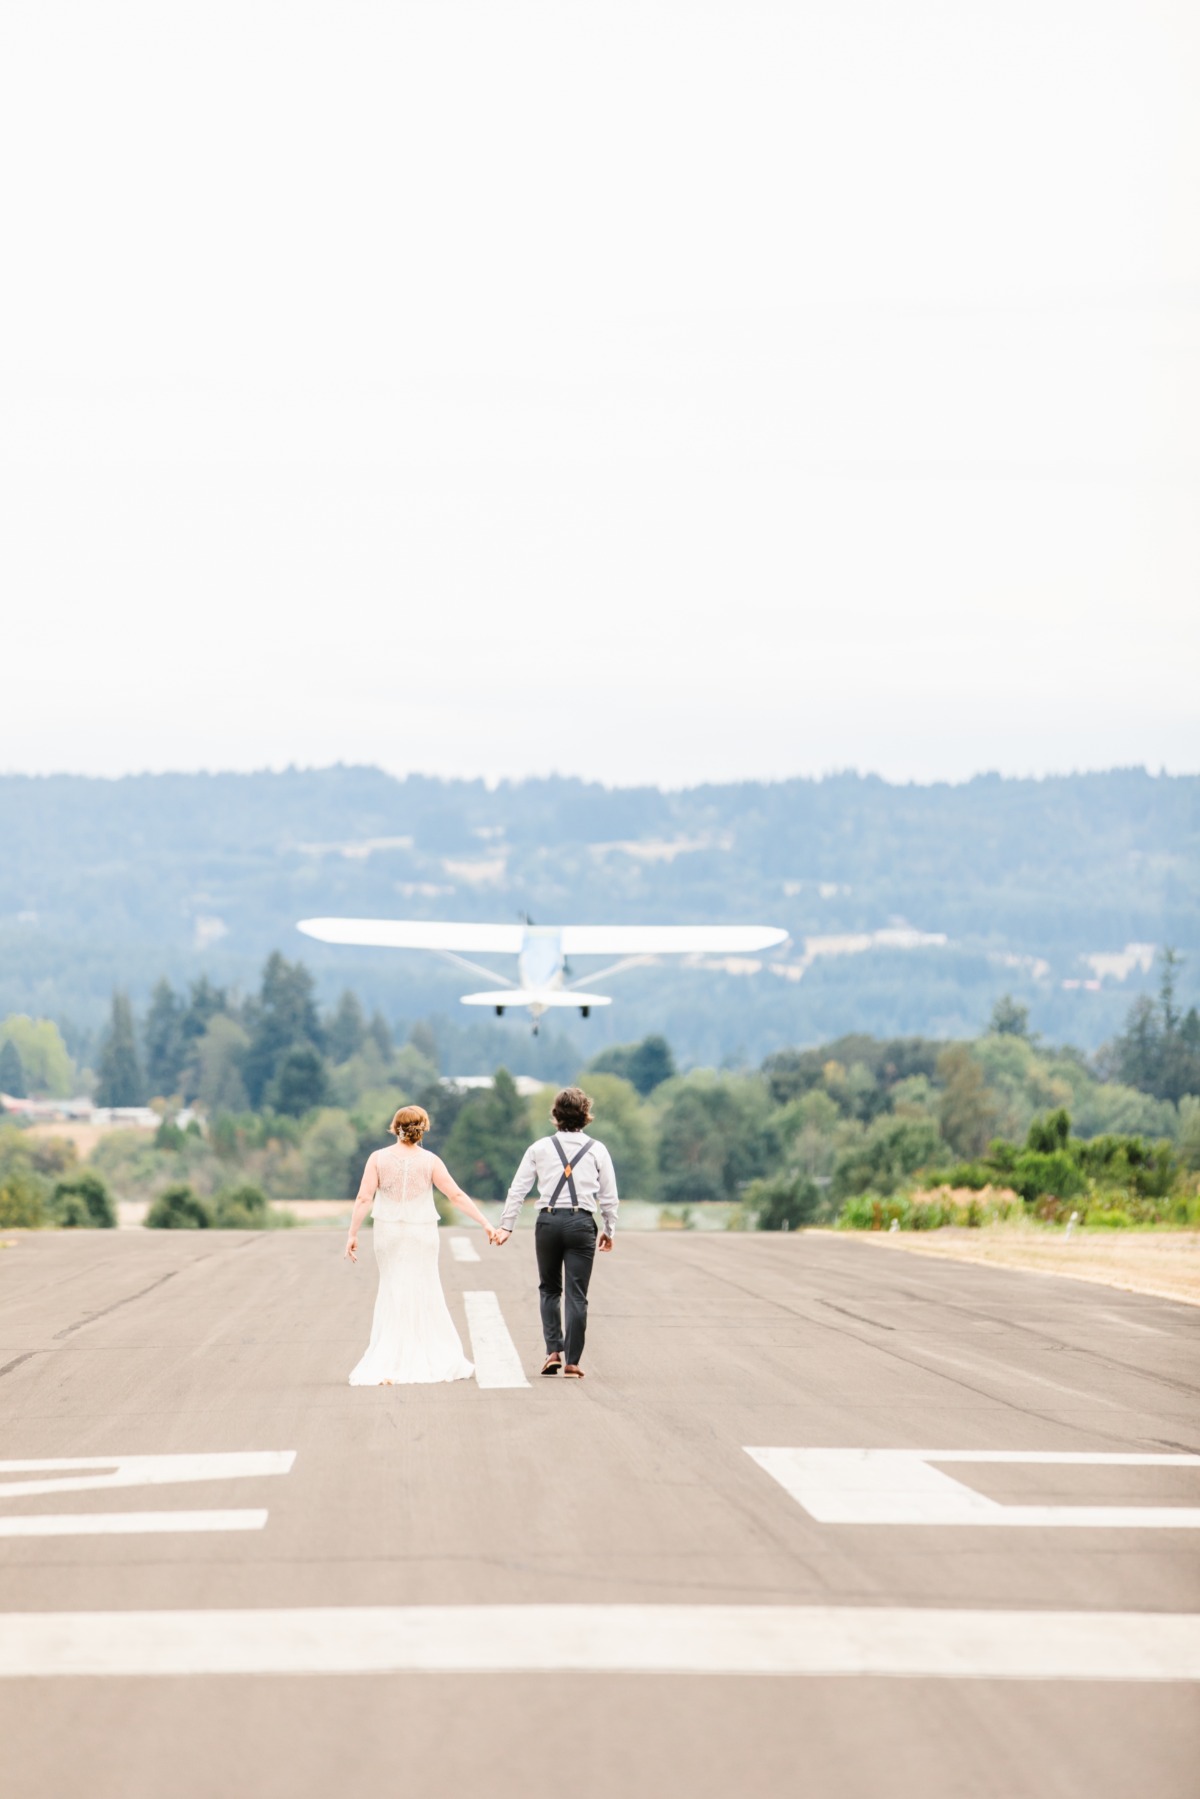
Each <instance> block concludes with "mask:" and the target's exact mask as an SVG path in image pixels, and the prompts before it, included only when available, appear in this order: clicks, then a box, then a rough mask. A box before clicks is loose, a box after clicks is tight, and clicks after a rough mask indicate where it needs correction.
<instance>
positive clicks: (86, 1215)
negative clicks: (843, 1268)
mask: <svg viewBox="0 0 1200 1799" xmlns="http://www.w3.org/2000/svg"><path fill="white" fill-rule="evenodd" d="M49 1209H50V1217H51V1219H52V1220H53V1222H54V1223H55V1224H57V1225H60V1226H61V1227H62V1228H63V1229H64V1230H81V1229H82V1230H100V1231H111V1230H115V1229H116V1225H117V1209H116V1207H115V1206H114V1204H113V1201H112V1194H111V1193H110V1192H109V1190H108V1187H107V1185H106V1183H105V1182H104V1180H103V1179H102V1178H101V1177H100V1175H98V1174H94V1173H93V1172H92V1171H91V1170H90V1169H88V1170H87V1171H86V1172H84V1173H83V1174H73V1175H71V1176H70V1178H69V1179H67V1180H63V1181H59V1182H57V1183H56V1185H55V1188H54V1193H53V1195H52V1197H51V1200H50V1208H49Z"/></svg>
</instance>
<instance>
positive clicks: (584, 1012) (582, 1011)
mask: <svg viewBox="0 0 1200 1799" xmlns="http://www.w3.org/2000/svg"><path fill="white" fill-rule="evenodd" d="M579 1016H580V1017H581V1018H590V1017H591V1016H592V1008H591V1007H590V1006H580V1008H579Z"/></svg>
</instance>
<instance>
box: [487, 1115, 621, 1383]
mask: <svg viewBox="0 0 1200 1799" xmlns="http://www.w3.org/2000/svg"><path fill="white" fill-rule="evenodd" d="M550 1110H551V1113H552V1114H553V1117H554V1122H555V1124H556V1125H557V1126H558V1129H557V1130H556V1131H555V1132H554V1135H553V1136H552V1137H539V1138H538V1140H537V1142H536V1143H531V1144H530V1146H529V1148H528V1149H527V1150H526V1151H525V1154H524V1155H523V1156H522V1157H521V1166H520V1167H519V1168H518V1169H517V1172H516V1175H515V1176H514V1178H513V1184H512V1186H511V1187H510V1188H509V1190H508V1199H507V1201H506V1202H505V1206H504V1211H503V1213H502V1215H501V1218H500V1228H499V1230H498V1231H497V1232H496V1234H495V1237H494V1238H493V1239H492V1241H493V1242H494V1243H495V1244H496V1245H497V1247H500V1246H502V1245H503V1244H505V1243H507V1242H508V1239H509V1238H510V1237H511V1236H512V1232H513V1226H514V1225H515V1224H516V1222H517V1213H518V1212H519V1211H520V1209H521V1206H522V1204H523V1202H524V1199H525V1195H526V1194H527V1193H528V1192H529V1189H530V1188H531V1187H532V1186H533V1183H534V1181H535V1180H536V1182H537V1187H538V1202H537V1219H536V1221H535V1225H534V1243H535V1245H536V1247H537V1265H538V1277H539V1290H540V1292H541V1295H542V1334H543V1336H544V1337H545V1339H546V1360H545V1361H544V1362H543V1363H542V1373H543V1374H557V1373H558V1372H559V1370H560V1369H561V1370H562V1373H563V1376H564V1378H565V1379H567V1380H582V1379H583V1369H582V1368H581V1367H580V1366H579V1359H580V1357H581V1356H582V1354H583V1339H584V1335H585V1333H586V1331H587V1294H588V1282H589V1281H590V1280H591V1278H592V1263H593V1262H594V1260H595V1256H596V1245H597V1242H599V1246H600V1248H601V1249H602V1250H610V1249H611V1248H612V1246H613V1232H614V1231H615V1230H616V1227H617V1207H618V1205H619V1203H620V1202H619V1201H618V1199H617V1177H616V1175H615V1174H614V1173H613V1165H612V1157H611V1156H610V1155H609V1153H608V1151H607V1150H606V1149H605V1147H604V1145H603V1143H598V1142H597V1141H596V1139H595V1138H594V1137H589V1136H587V1135H586V1133H585V1126H586V1125H587V1124H588V1123H589V1121H590V1119H591V1116H592V1102H591V1100H590V1099H589V1098H588V1096H587V1094H586V1093H584V1092H582V1091H581V1090H580V1088H578V1087H564V1088H563V1090H562V1092H561V1093H560V1094H558V1096H557V1097H556V1099H555V1101H554V1104H553V1105H552V1106H551V1108H550ZM597 1210H598V1211H599V1213H600V1216H601V1218H602V1219H603V1222H604V1229H603V1231H599V1232H598V1229H597V1225H596V1213H597ZM564 1276H565V1278H566V1287H567V1330H566V1344H565V1347H566V1353H567V1359H566V1363H565V1364H564V1362H563V1348H564V1343H563V1320H562V1305H561V1302H562V1292H563V1279H564Z"/></svg>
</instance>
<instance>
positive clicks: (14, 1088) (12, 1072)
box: [0, 1037, 26, 1099]
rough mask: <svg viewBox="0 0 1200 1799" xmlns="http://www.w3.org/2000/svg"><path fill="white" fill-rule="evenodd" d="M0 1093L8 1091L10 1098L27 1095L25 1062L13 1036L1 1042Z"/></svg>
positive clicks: (22, 1097) (21, 1097)
mask: <svg viewBox="0 0 1200 1799" xmlns="http://www.w3.org/2000/svg"><path fill="white" fill-rule="evenodd" d="M0 1093H7V1094H8V1096H9V1098H10V1099H24V1098H25V1097H26V1091H25V1064H24V1063H23V1062H22V1060H21V1052H20V1050H19V1049H18V1048H17V1046H16V1044H15V1043H14V1042H13V1040H12V1038H11V1037H8V1038H6V1039H5V1041H4V1042H3V1043H0Z"/></svg>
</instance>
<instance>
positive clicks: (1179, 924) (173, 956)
mask: <svg viewBox="0 0 1200 1799" xmlns="http://www.w3.org/2000/svg"><path fill="white" fill-rule="evenodd" d="M0 842H3V844H4V849H5V854H4V857H3V859H2V861H0V1015H3V1014H5V1013H8V1012H11V1011H33V1012H36V1013H38V1014H39V1015H41V1016H58V1017H61V1018H63V1019H65V1020H68V1021H73V1022H74V1023H75V1024H76V1025H77V1026H78V1028H80V1029H81V1030H87V1029H91V1028H94V1027H96V1026H97V1025H98V1024H99V1023H100V1021H101V1019H102V1018H103V1016H104V1015H105V1012H106V1009H107V1006H108V1002H109V999H110V996H111V992H112V990H113V988H114V987H122V988H124V989H125V990H127V991H129V992H130V994H131V995H132V997H133V998H134V999H135V1001H137V1002H139V1003H140V1002H141V1001H142V1000H143V999H144V997H145V995H146V993H147V991H148V989H149V986H150V985H151V984H152V983H153V981H154V980H156V979H157V978H158V976H159V975H161V974H164V973H165V974H167V975H168V976H169V977H170V978H171V979H173V980H174V981H176V982H177V983H186V982H187V981H189V980H194V979H196V978H198V977H199V975H200V974H201V973H205V974H207V975H208V976H209V977H210V978H211V979H212V980H214V981H217V982H220V983H225V984H231V985H233V986H237V987H240V988H241V989H242V990H243V991H249V990H250V988H251V987H252V986H253V985H254V982H255V980H256V977H257V971H258V969H259V968H260V966H261V964H262V961H263V959H264V957H265V956H266V955H267V954H268V953H269V952H270V951H271V950H272V949H282V950H283V952H284V953H285V954H286V955H288V956H289V957H293V958H295V957H301V958H303V960H305V961H306V962H307V963H308V965H309V966H310V967H311V968H312V970H313V972H314V974H315V976H316V978H317V981H318V984H319V987H320V989H321V991H322V992H323V993H326V994H333V993H335V992H337V991H338V990H340V989H341V987H343V986H346V985H349V986H351V987H352V988H354V989H355V990H356V991H358V992H360V993H361V995H362V997H363V999H364V1001H365V1002H367V1003H368V1004H369V1007H370V1009H372V1010H374V1009H376V1008H382V1009H383V1011H384V1012H385V1013H386V1015H387V1016H388V1017H389V1018H390V1019H392V1020H394V1021H395V1022H396V1023H397V1025H407V1024H410V1023H411V1022H413V1021H415V1020H417V1019H419V1018H421V1017H425V1016H429V1015H432V1014H441V1013H444V1014H446V1015H448V1016H450V1017H452V1018H454V1019H455V1028H460V1027H459V1026H458V1023H457V1017H456V1000H457V992H458V988H459V986H460V985H461V983H460V982H459V980H458V977H457V976H455V975H454V974H453V973H452V972H451V971H449V970H447V971H446V974H445V975H443V974H442V972H441V971H440V970H439V968H438V967H436V966H431V965H430V964H429V962H428V961H427V960H424V959H417V958H413V957H411V956H406V955H405V954H403V953H392V954H388V953H387V952H375V951H349V950H337V949H334V948H332V947H330V946H325V945H319V944H314V943H312V942H309V941H307V940H304V939H302V938H300V937H299V936H298V935H297V934H296V933H295V923H296V921H297V920H298V919H300V918H302V917H306V916H312V915H322V914H328V915H342V914H349V915H355V916H374V917H378V916H405V917H417V918H421V917H428V918H439V919H454V918H460V919H477V918H490V919H496V920H503V919H508V918H512V919H515V918H516V917H517V916H518V915H519V914H522V913H527V914H529V915H530V916H531V917H533V918H534V919H535V920H545V921H546V922H548V923H563V922H569V921H570V920H572V919H576V920H578V919H586V920H587V921H588V922H592V923H613V924H620V923H624V922H637V923H645V924H649V923H655V922H658V921H662V922H678V923H686V922H697V923H701V922H711V923H731V924H732V923H739V922H743V921H745V920H756V919H763V918H768V919H770V921H771V922H772V923H777V924H779V925H780V926H782V927H784V928H786V929H787V930H788V932H789V933H790V942H789V943H788V944H787V945H786V946H784V948H783V949H782V950H781V951H780V952H778V953H772V954H771V955H769V956H767V957H765V958H727V959H724V960H722V961H717V962H711V963H710V964H705V965H704V966H705V970H706V978H704V979H698V978H697V977H696V974H695V972H694V970H693V971H690V972H688V973H685V974H683V975H681V974H680V973H679V972H678V971H676V972H674V973H673V972H672V971H671V970H670V969H669V968H667V967H665V966H664V967H663V968H660V969H653V968H651V969H649V970H643V971H641V972H640V973H639V976H638V979H637V982H636V985H635V984H632V983H631V984H630V986H629V989H628V996H627V997H626V995H625V993H624V992H623V991H622V990H621V988H620V985H619V980H620V977H618V978H617V980H616V981H614V983H613V987H612V991H613V994H614V1000H615V1003H614V1006H613V1007H612V1009H611V1012H612V1015H611V1017H605V1018H603V1019H599V1018H593V1019H590V1020H588V1021H586V1022H584V1021H577V1022H576V1023H575V1024H573V1025H572V1026H571V1027H570V1035H571V1037H572V1040H573V1039H574V1037H575V1035H576V1034H577V1033H579V1032H582V1033H584V1035H582V1036H581V1038H580V1044H581V1047H585V1046H590V1045H593V1044H594V1045H595V1047H596V1048H600V1047H602V1046H603V1044H604V1042H605V1041H607V1040H608V1039H609V1038H610V1037H615V1038H617V1039H621V1040H625V1039H633V1038H637V1037H639V1036H641V1035H643V1034H645V1033H646V1032H648V1031H650V1030H655V1029H662V1030H665V1031H666V1034H667V1035H668V1036H669V1037H670V1038H671V1040H672V1042H673V1044H674V1045H675V1046H676V1048H677V1050H678V1051H679V1053H681V1055H682V1056H684V1057H685V1058H686V1059H687V1060H689V1061H700V1060H703V1061H708V1062H713V1063H717V1064H719V1063H721V1062H722V1061H726V1060H730V1059H734V1060H736V1059H738V1058H745V1059H750V1060H753V1059H757V1058H760V1057H761V1056H762V1055H764V1054H766V1053H769V1052H770V1051H771V1050H772V1049H774V1048H776V1047H779V1046H782V1045H785V1044H795V1043H798V1042H806V1041H810V1042H817V1041H820V1040H822V1039H827V1038H831V1037H834V1036H836V1035H838V1034H839V1033H840V1032H843V1031H847V1030H865V1031H871V1032H874V1033H876V1034H878V1035H893V1034H902V1033H904V1032H918V1033H925V1034H931V1035H944V1036H952V1035H971V1034H974V1033H975V1032H977V1031H978V1030H979V1029H981V1028H982V1026H983V1024H984V1022H985V1021H986V1019H987V1016H988V1014H989V1011H990V1008H991V1006H992V1004H993V1003H994V1002H995V1000H996V999H997V998H998V997H999V996H1000V995H1002V994H1004V993H1006V992H1012V993H1014V994H1015V995H1017V996H1018V997H1019V998H1021V999H1022V1001H1023V1002H1024V1003H1027V1004H1028V1005H1029V1006H1030V1009H1031V1018H1032V1023H1033V1025H1034V1026H1035V1028H1038V1029H1040V1030H1042V1031H1043V1032H1045V1033H1046V1034H1047V1035H1050V1036H1053V1037H1055V1038H1058V1039H1067V1040H1071V1041H1075V1042H1078V1043H1080V1044H1081V1045H1083V1046H1085V1047H1094V1046H1095V1045H1096V1044H1097V1043H1099V1042H1100V1041H1102V1040H1104V1039H1105V1038H1106V1037H1108V1036H1111V1035H1112V1034H1113V1032H1114V1031H1115V1030H1116V1029H1118V1028H1119V1026H1120V1023H1121V1021H1122V1019H1123V1017H1124V1014H1125V1011H1126V1009H1127V1006H1128V1003H1129V999H1130V997H1131V996H1132V995H1133V994H1134V993H1136V992H1137V991H1140V990H1141V987H1142V986H1148V985H1149V984H1150V983H1151V981H1152V974H1151V966H1152V963H1153V959H1154V955H1155V951H1156V948H1157V947H1159V946H1161V945H1163V944H1168V943H1169V944H1172V945H1174V946H1175V947H1176V948H1177V949H1178V950H1180V952H1181V953H1182V954H1183V956H1184V958H1185V960H1184V965H1183V972H1182V975H1181V996H1182V997H1184V998H1187V999H1189V1000H1190V999H1191V998H1194V997H1195V996H1196V994H1197V992H1198V991H1200V981H1198V977H1200V906H1198V905H1197V901H1196V895H1197V894H1198V893H1200V776H1190V775H1189V776H1166V775H1158V776H1154V775H1151V774H1149V773H1147V772H1146V771H1145V770H1143V769H1118V770H1113V771H1111V772H1108V773H1103V774H1087V775H1067V776H1060V777H1053V778H1047V779H1043V780H1009V779H1003V778H1001V777H999V776H995V775H986V776H981V777H978V778H977V779H975V780H973V781H970V782H967V783H965V784H963V785H961V786H949V785H945V784H939V785H933V786H893V785H890V784H889V783H887V782H885V781H883V780H880V779H878V778H876V777H870V776H860V775H853V774H842V775H833V776H829V777H827V778H825V779H822V780H800V779H797V780H788V781H778V782H761V783H751V782H738V783H734V784H730V785H727V786H711V785H709V786H703V787H695V788H689V789H686V790H683V791H680V792H668V791H663V790H661V789H658V788H653V787H641V788H605V787H601V786H598V785H595V784H590V783H586V782H583V781H579V780H574V779H567V778H559V777H550V778H547V779H544V780H529V781H520V782H505V783H502V784H500V785H499V786H497V787H495V788H490V787H488V786H487V785H486V784H485V783H484V782H483V781H455V780H438V779H435V778H432V777H429V776H422V775H413V776H409V777H407V778H405V779H397V778H394V777H392V776H390V775H387V774H384V773H383V772H382V771H381V770H379V769H374V768H359V767H343V766H338V767H334V768H326V769H313V770H298V769H289V770H286V771H284V772H282V773H258V774H192V775H189V774H168V775H139V776H129V777H126V778H124V779H119V780H100V779H91V778H87V777H82V776H71V775H52V776H43V777H32V776H20V775H10V776H3V777H0ZM578 972H579V974H581V975H582V974H586V972H587V969H586V967H581V968H580V969H579V970H578ZM461 1028H462V1029H466V1026H465V1025H464V1026H462V1027H461ZM471 1028H472V1029H476V1030H477V1031H480V1032H482V1031H484V1030H485V1028H486V1029H487V1030H490V1031H492V1032H493V1033H497V1032H498V1033H500V1035H498V1036H496V1039H495V1041H496V1044H497V1045H498V1046H499V1048H500V1049H502V1048H503V1043H504V1042H505V1041H506V1038H505V1037H504V1035H503V1033H504V1031H505V1029H506V1028H507V1027H506V1026H504V1025H501V1024H497V1025H495V1026H491V1025H489V1026H487V1027H484V1026H483V1025H479V1026H472V1027H471ZM516 1028H517V1029H519V1028H520V1027H519V1026H517V1027H516ZM488 1043H489V1045H491V1043H492V1037H491V1036H489V1037H488ZM480 1053H481V1054H482V1053H483V1051H482V1048H481V1051H480Z"/></svg>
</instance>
